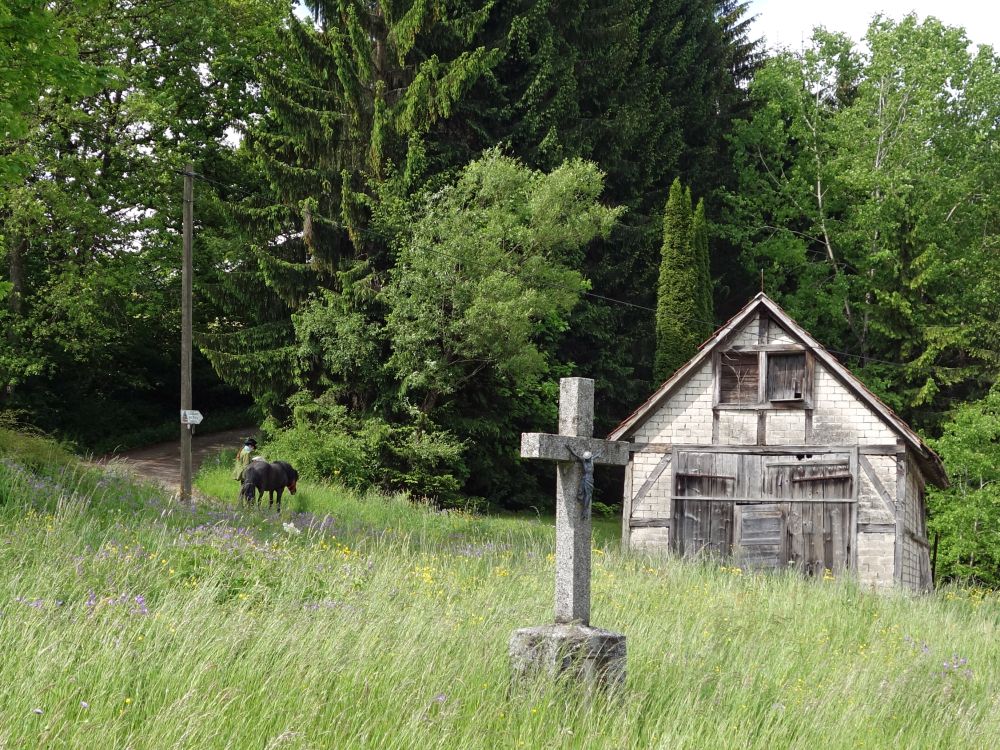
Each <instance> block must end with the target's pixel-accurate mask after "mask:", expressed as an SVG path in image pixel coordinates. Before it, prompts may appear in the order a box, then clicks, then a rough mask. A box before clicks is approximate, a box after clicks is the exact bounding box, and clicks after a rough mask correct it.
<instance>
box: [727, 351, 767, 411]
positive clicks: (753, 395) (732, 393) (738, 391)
mask: <svg viewBox="0 0 1000 750" xmlns="http://www.w3.org/2000/svg"><path fill="white" fill-rule="evenodd" d="M758 359H759V357H758V356H757V353H756V352H732V351H730V352H722V354H721V355H720V356H719V403H722V404H756V403H757V380H758V377H759V374H760V373H759V370H760V368H759V367H758Z"/></svg>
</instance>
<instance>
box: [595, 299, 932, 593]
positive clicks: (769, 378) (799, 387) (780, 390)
mask: <svg viewBox="0 0 1000 750" xmlns="http://www.w3.org/2000/svg"><path fill="white" fill-rule="evenodd" d="M610 437H611V438H612V439H618V440H621V439H625V440H629V441H631V442H633V443H634V444H635V447H634V449H633V452H632V460H631V462H630V464H629V466H628V467H627V470H626V490H625V498H624V499H625V502H624V518H623V538H624V539H625V541H626V544H628V545H630V546H632V547H637V548H643V547H645V548H654V549H672V550H673V551H674V552H679V553H682V554H704V553H707V552H712V553H715V554H721V555H723V556H734V557H736V558H738V559H741V560H744V561H745V562H746V563H747V564H749V565H756V566H763V567H767V566H770V565H775V564H778V562H780V563H781V564H782V565H785V564H794V565H797V566H799V567H800V568H803V569H804V570H806V571H807V572H810V573H813V574H818V572H820V571H825V570H826V569H830V568H836V569H838V572H839V571H841V570H845V569H846V570H851V571H853V572H854V574H855V575H857V576H858V577H859V579H860V580H861V581H862V583H865V584H870V585H874V586H879V587H883V586H889V585H892V584H893V583H899V584H903V585H906V586H908V587H911V588H916V589H921V588H926V586H927V585H928V583H929V564H926V563H927V559H926V558H927V551H926V539H925V538H924V536H925V533H926V532H925V531H924V514H925V509H924V505H923V484H924V482H925V481H932V482H934V483H936V484H942V483H945V482H946V481H947V480H946V477H945V476H944V472H943V469H942V468H941V465H940V461H939V460H938V459H937V456H935V455H934V454H933V453H932V452H931V451H930V450H929V449H927V447H926V446H925V445H924V444H923V443H922V441H920V438H919V436H917V435H916V433H914V432H913V431H912V430H910V428H909V427H908V426H906V425H905V424H904V423H903V422H902V421H901V420H899V418H898V417H897V416H896V415H894V414H892V412H891V411H890V410H888V408H887V407H885V405H884V404H882V403H881V402H880V401H878V399H877V398H875V397H874V395H872V394H871V393H870V392H868V391H867V389H865V388H864V386H863V385H862V384H861V383H860V382H859V381H857V380H856V378H854V376H853V375H851V374H850V373H849V372H848V371H847V370H845V369H844V368H843V366H841V365H840V364H839V363H838V362H836V360H834V359H833V358H832V357H831V356H830V355H829V353H828V352H826V351H825V350H824V349H823V348H822V347H821V346H820V345H819V344H818V343H817V342H816V341H815V340H814V339H812V337H810V336H809V335H808V334H807V333H806V332H805V331H803V330H802V329H801V328H799V327H798V326H797V324H795V322H794V321H792V320H791V319H790V318H789V317H788V316H787V314H786V313H784V311H782V310H781V309H780V308H779V307H778V306H777V305H776V304H775V303H774V302H772V301H771V300H770V299H768V298H767V297H766V296H764V295H758V297H756V298H755V299H754V300H753V301H752V302H751V303H750V304H749V305H747V307H745V308H744V309H743V310H742V311H741V312H740V313H738V314H737V315H736V316H735V317H734V318H733V319H732V320H731V321H730V322H729V323H728V324H727V325H726V326H723V328H721V329H720V330H719V331H718V332H717V333H716V334H715V336H713V337H712V338H711V339H709V340H708V341H707V342H706V343H705V344H704V345H702V348H701V350H700V351H699V353H698V354H697V355H696V356H695V357H694V358H693V359H692V360H691V361H690V362H688V363H687V364H686V365H685V366H684V367H682V368H681V369H680V370H679V371H678V373H677V374H675V376H674V377H672V378H671V379H670V380H668V381H667V382H666V383H665V384H664V385H663V386H662V387H661V388H660V389H659V390H658V391H657V392H656V393H655V394H653V396H652V397H651V398H650V399H649V400H648V401H647V402H646V403H645V404H644V405H643V406H642V407H640V408H639V409H638V410H637V411H636V412H635V413H634V414H633V415H632V416H630V417H629V418H628V419H627V420H626V421H625V422H623V423H622V425H620V426H619V427H618V428H616V430H615V431H613V432H612V433H611V436H610Z"/></svg>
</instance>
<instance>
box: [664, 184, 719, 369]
mask: <svg viewBox="0 0 1000 750" xmlns="http://www.w3.org/2000/svg"><path fill="white" fill-rule="evenodd" d="M708 265H709V263H708V230H707V227H706V225H705V205H704V202H703V201H698V210H697V211H696V212H694V213H692V210H691V191H690V189H688V190H685V189H684V188H682V187H681V181H680V178H678V179H675V180H674V183H673V185H671V186H670V197H669V198H668V199H667V207H666V210H665V212H664V216H663V249H662V251H661V261H660V280H659V284H658V286H657V296H656V361H655V364H654V375H655V377H656V379H657V380H659V381H661V382H662V381H664V380H666V379H667V378H668V377H670V376H671V375H672V374H673V373H674V371H675V370H677V369H678V368H679V367H680V366H681V365H683V364H684V363H685V362H687V361H688V360H689V359H690V358H691V357H693V356H694V354H695V352H696V351H697V350H698V344H700V343H701V342H702V340H704V339H705V337H706V336H707V335H708V334H709V333H710V332H711V329H712V325H711V320H712V305H711V279H710V272H709V268H708Z"/></svg>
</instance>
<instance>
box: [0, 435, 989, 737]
mask: <svg viewBox="0 0 1000 750" xmlns="http://www.w3.org/2000/svg"><path fill="white" fill-rule="evenodd" d="M232 484H233V482H232V480H231V479H227V476H226V469H225V468H224V467H222V468H215V469H213V468H211V467H210V468H209V469H207V470H206V472H205V473H204V474H203V475H202V477H200V481H199V487H200V488H201V490H202V491H203V492H206V493H208V494H218V495H220V496H222V497H226V496H229V495H232V494H234V492H233V487H231V486H230V485H232ZM606 533H607V536H605V537H604V539H605V540H607V541H598V547H597V552H596V553H595V556H594V557H595V570H594V581H593V586H594V593H593V600H594V612H593V621H594V623H595V624H597V625H600V626H601V627H607V628H610V629H613V630H618V631H621V632H624V633H626V634H627V635H628V638H629V644H628V646H629V676H628V682H627V686H626V688H625V689H624V691H623V692H621V693H620V694H619V695H617V696H615V697H613V698H609V697H605V696H595V697H590V698H588V697H586V696H583V695H578V694H575V693H573V692H570V691H565V690H564V689H562V688H560V687H558V686H549V685H544V684H539V685H533V686H529V687H526V688H524V689H521V690H516V691H511V690H510V689H509V670H508V667H507V658H506V645H507V640H508V638H509V636H510V633H511V631H512V630H513V629H515V628H517V627H522V626H525V625H534V624H541V623H543V622H545V621H546V620H548V619H549V618H550V617H551V598H552V591H551V589H552V577H553V561H552V555H551V553H552V544H553V542H552V537H553V535H552V529H551V526H550V524H549V523H547V522H545V521H544V520H540V519H535V520H530V519H529V520H520V519H489V518H481V517H472V516H468V515H465V514H461V513H438V512H435V511H433V510H432V509H428V508H424V507H419V506H415V505H412V504H410V503H408V502H406V501H405V500H404V499H401V498H383V497H379V496H376V495H370V496H366V497H359V496H356V495H353V494H351V493H348V492H346V491H343V490H338V489H336V488H329V487H319V486H308V485H304V486H303V487H302V490H301V491H300V493H299V494H298V495H297V496H296V502H295V503H294V504H293V505H291V506H290V507H289V508H288V509H287V510H286V512H285V513H284V516H283V518H281V519H277V518H274V517H273V516H269V515H268V514H266V513H243V512H240V511H238V510H235V509H233V508H231V507H228V506H227V504H226V503H225V502H221V501H220V502H208V503H202V504H200V505H199V506H198V507H197V508H196V509H191V508H186V507H180V506H177V505H175V504H172V503H170V502H169V501H167V500H166V499H165V498H164V497H163V496H162V495H161V494H160V493H159V492H158V491H157V490H156V489H155V488H151V487H145V486H142V485H136V484H135V483H133V482H132V481H131V480H129V479H127V478H124V477H120V476H116V475H114V474H109V475H101V474H99V473H97V472H95V471H93V470H87V469H84V468H81V467H80V466H78V465H77V464H76V463H75V462H74V461H73V460H72V459H71V458H70V457H69V456H66V455H65V454H63V453H61V452H60V451H58V450H57V449H54V448H52V447H51V446H50V445H49V444H47V443H44V442H35V441H31V440H26V439H20V438H11V437H10V436H9V435H7V436H6V437H5V436H4V434H3V433H0V564H2V566H3V567H2V569H3V571H4V574H3V575H2V576H0V612H2V615H0V647H2V648H3V652H4V654H5V657H4V659H3V660H2V661H0V747H36V746H37V747H41V746H45V747H96V746H101V747H131V748H170V747H192V748H194V747H198V748H205V747H234V748H246V747H260V748H265V747H273V748H277V747H289V748H306V747H309V748H315V747H331V748H480V747H482V748H492V747H503V748H518V747H524V748H538V747H546V746H548V747H559V748H604V747H607V748H631V747H670V748H675V747H691V748H706V747H782V748H784V747H801V748H816V747H824V748H827V747H835V748H839V747H843V748H854V747H935V748H937V747H949V748H953V747H968V748H982V747H988V746H991V745H992V744H994V741H995V739H996V738H997V737H998V736H1000V718H998V716H1000V712H998V708H1000V657H998V650H997V648H996V635H997V628H998V624H1000V601H998V598H997V596H996V595H995V594H985V593H983V592H977V591H967V590H951V591H945V592H941V593H939V594H937V595H934V596H929V597H922V598H911V597H907V596H902V595H898V596H876V595H873V594H870V593H866V592H863V591H860V590H858V589H857V587H855V586H854V585H853V584H852V583H851V582H849V581H839V580H838V581H824V582H810V581H804V580H801V579H799V578H797V577H794V576H758V575H748V574H744V573H742V572H740V571H737V570H735V569H733V568H726V567H720V566H719V565H712V564H707V563H706V564H702V565H695V564H685V563H681V562H677V561H673V560H665V559H657V558H645V557H636V556H631V555H625V554H622V553H621V552H619V551H618V549H617V545H616V544H613V543H611V542H610V538H611V537H612V536H613V534H612V532H611V530H610V529H608V530H607V532H606Z"/></svg>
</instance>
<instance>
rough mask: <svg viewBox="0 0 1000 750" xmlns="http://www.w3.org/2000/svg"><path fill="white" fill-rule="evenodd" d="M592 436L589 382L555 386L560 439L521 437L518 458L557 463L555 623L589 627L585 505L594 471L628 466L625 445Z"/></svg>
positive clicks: (536, 435)
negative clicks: (608, 466)
mask: <svg viewBox="0 0 1000 750" xmlns="http://www.w3.org/2000/svg"><path fill="white" fill-rule="evenodd" d="M593 434H594V381H593V380H590V379H589V378H563V379H562V380H560V381H559V434H558V435H549V434H545V433H539V432H526V433H524V434H522V435H521V456H522V457H523V458H540V459H547V460H549V461H555V462H556V592H555V594H556V595H555V615H556V618H555V619H556V622H557V623H571V622H575V623H580V624H582V625H589V624H590V545H591V541H590V535H591V519H590V505H591V501H592V499H593V494H594V465H595V464H603V465H618V466H624V465H625V464H626V463H628V446H629V444H628V443H625V442H616V441H610V440H600V439H598V438H595V437H593Z"/></svg>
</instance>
